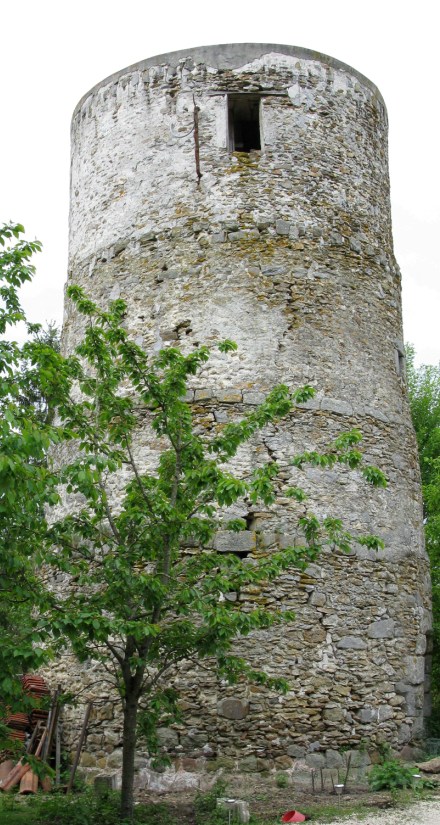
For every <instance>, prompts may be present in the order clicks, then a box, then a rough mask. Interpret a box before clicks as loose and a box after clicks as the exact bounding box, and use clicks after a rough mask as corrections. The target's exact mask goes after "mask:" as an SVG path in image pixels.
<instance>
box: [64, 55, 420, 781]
mask: <svg viewBox="0 0 440 825" xmlns="http://www.w3.org/2000/svg"><path fill="white" fill-rule="evenodd" d="M234 93H235V94H245V93H248V94H254V95H258V96H259V99H260V131H261V139H262V144H261V145H262V148H261V151H252V152H250V153H234V152H232V153H231V152H230V151H229V149H228V115H227V109H228V102H227V96H228V94H234ZM195 104H196V105H197V107H198V110H199V111H198V118H199V153H200V168H201V173H202V178H201V181H200V184H198V181H197V175H196V164H195V143H194V134H193V133H191V129H192V125H193V118H194V105H195ZM71 197H72V201H71V224H70V263H69V282H74V283H78V284H81V285H83V286H84V287H85V289H86V290H87V291H88V292H89V293H91V294H92V295H93V296H94V298H95V299H96V300H97V301H100V302H103V303H104V304H105V302H106V301H108V300H109V298H116V297H123V298H124V299H126V300H127V301H128V304H129V313H128V319H127V325H128V328H129V330H130V331H131V332H132V334H133V336H134V337H135V338H136V340H137V341H138V342H139V343H142V345H143V346H145V347H146V348H147V349H149V350H155V349H158V348H160V347H164V346H167V345H168V344H170V343H171V344H173V345H174V344H178V345H180V346H182V347H183V348H184V349H185V350H188V349H190V348H191V347H192V346H195V345H197V343H208V344H209V343H210V342H212V341H214V340H218V339H219V338H224V337H230V338H233V339H234V340H235V341H237V343H238V346H239V350H238V353H236V354H235V355H233V356H232V357H228V358H226V357H224V356H222V355H221V354H218V355H217V356H215V357H214V358H213V359H212V361H210V363H209V365H208V366H207V367H206V368H205V369H204V370H203V374H202V376H201V377H200V378H199V379H198V380H197V382H194V385H193V389H192V391H191V398H190V400H191V402H192V403H193V407H194V411H195V414H196V415H197V416H200V418H201V419H202V420H203V423H204V425H205V426H208V427H209V428H211V429H212V430H214V431H215V430H217V429H219V428H221V426H222V424H223V423H224V422H225V421H227V420H230V419H231V418H234V417H236V416H237V415H239V414H242V413H244V412H246V411H248V410H249V409H250V408H251V407H252V405H255V404H257V403H259V402H260V401H261V400H262V399H263V398H264V394H265V393H266V392H267V391H269V390H270V389H271V388H272V387H273V386H274V384H275V383H278V382H280V381H282V382H284V383H287V384H289V385H291V386H292V387H295V386H298V385H299V384H302V383H306V382H307V383H310V384H312V385H313V386H315V387H316V388H317V390H318V392H317V395H316V398H315V399H314V400H313V401H312V402H310V403H308V404H307V405H305V406H304V407H303V408H302V409H300V410H298V412H297V413H296V414H295V415H293V416H292V417H291V418H290V419H289V420H288V421H285V422H283V423H282V425H280V426H272V427H270V428H268V430H267V431H265V433H264V434H263V435H262V436H261V437H259V438H258V439H256V440H255V441H254V442H253V443H252V445H249V446H248V447H247V448H246V449H243V450H241V451H240V455H239V457H238V459H237V465H236V466H237V469H242V468H246V467H249V466H251V465H252V464H255V462H258V461H265V460H267V459H268V457H271V458H274V459H276V460H277V462H279V464H281V465H282V466H283V472H284V474H285V477H286V478H290V477H292V479H294V483H298V482H299V483H302V484H303V486H304V487H305V489H306V491H307V492H308V493H309V494H310V500H311V506H312V509H313V508H314V509H315V511H316V513H317V514H318V515H320V516H322V515H340V516H342V517H343V518H344V520H345V523H346V525H347V527H348V529H350V530H352V531H353V532H375V533H377V534H379V535H381V536H382V537H383V539H384V540H385V543H386V547H385V550H384V551H380V552H379V553H377V554H376V553H375V552H372V551H369V550H367V549H365V548H361V547H355V549H354V551H353V553H352V554H351V555H350V556H348V557H346V556H343V555H339V554H335V553H331V554H330V553H328V554H324V555H323V557H322V559H321V560H320V562H319V564H317V565H313V566H312V567H311V568H310V569H309V570H308V571H307V573H306V574H301V575H300V574H298V573H296V572H292V573H289V574H286V575H285V576H284V577H283V578H282V580H280V582H279V584H278V585H277V586H276V587H275V588H273V589H271V590H270V591H268V592H260V591H258V590H252V589H250V590H249V592H248V593H246V594H241V596H240V598H243V599H245V600H247V601H249V603H250V604H251V603H255V602H258V603H264V604H267V603H275V602H276V603H277V604H283V605H286V606H289V607H290V608H294V609H295V610H296V611H297V620H296V621H295V622H294V623H292V625H290V626H288V627H283V628H282V629H280V628H275V629H274V630H271V631H270V633H269V632H265V633H255V634H253V636H252V638H250V639H249V640H247V642H246V644H245V647H246V649H247V650H248V651H249V655H250V656H251V658H253V660H254V661H255V662H257V663H258V664H259V665H260V666H261V665H262V666H263V667H264V668H265V669H266V670H267V671H268V672H270V673H272V674H277V675H280V674H282V675H284V676H287V677H288V678H289V680H290V682H291V690H290V692H289V694H288V695H287V696H285V697H279V696H273V695H270V694H267V693H265V692H264V691H262V690H261V689H259V688H254V687H249V688H247V689H243V691H242V692H241V693H240V692H237V689H236V688H234V689H232V688H228V687H226V686H224V685H218V684H217V683H216V682H215V680H210V678H209V677H207V675H206V673H203V675H200V674H194V672H188V674H187V676H185V674H183V675H182V676H180V677H179V678H178V679H177V680H176V681H178V682H179V684H180V685H183V686H184V692H185V702H184V709H185V712H186V716H185V723H184V724H182V725H179V726H176V728H175V729H172V730H171V731H168V732H166V733H165V732H164V743H165V744H166V745H167V747H168V748H169V750H170V752H171V753H172V754H173V755H175V756H176V757H177V756H178V755H179V754H180V755H181V756H182V755H183V756H184V757H185V758H186V760H187V767H188V764H189V763H190V765H191V766H192V767H194V766H195V765H198V766H199V767H200V765H204V766H205V767H206V765H208V767H209V766H211V768H213V767H215V766H218V765H219V764H221V763H222V762H221V761H222V760H225V759H226V761H228V760H229V763H230V764H233V763H234V764H235V762H234V760H236V759H237V758H238V759H240V764H241V766H242V767H243V769H246V766H247V768H248V769H262V768H263V767H268V766H270V765H273V764H275V765H278V766H283V765H284V766H287V765H288V764H290V760H292V759H297V758H302V757H306V758H307V760H308V761H309V764H310V765H313V764H316V765H320V764H323V761H322V760H323V759H325V754H326V753H333V751H335V750H338V748H340V747H342V746H344V747H347V745H349V746H353V747H355V746H357V745H359V744H360V743H361V742H367V743H368V742H371V743H372V744H374V743H375V742H377V741H379V740H381V739H382V740H383V739H386V740H387V741H388V742H389V743H390V744H392V745H395V746H397V745H399V746H402V745H404V744H405V743H407V742H409V741H411V740H413V739H414V738H417V737H418V736H420V734H421V732H422V725H423V706H424V689H425V688H424V685H425V684H426V672H425V671H426V667H425V664H426V644H427V633H428V632H429V628H430V613H429V606H430V602H429V572H428V563H427V559H426V555H425V552H424V548H423V527H422V511H421V499H420V488H419V476H418V463H417V454H416V446H415V439H414V434H413V430H412V425H411V421H410V415H409V409H408V403H407V398H406V390H405V385H404V376H403V375H402V325H401V304H400V275H399V270H398V267H397V264H396V261H395V258H394V254H393V247H392V236H391V217H390V203H389V180H388V165H387V115H386V110H385V106H384V103H383V101H382V98H381V96H380V94H379V92H378V91H377V89H376V88H375V87H374V86H373V84H371V83H370V82H369V81H367V80H366V79H365V78H362V76H360V75H359V74H358V73H357V72H355V71H354V70H352V69H350V68H349V67H347V66H345V65H344V64H340V63H338V62H337V61H335V60H333V59H331V58H327V57H325V56H323V55H318V54H316V53H312V52H307V51H306V50H302V49H295V48H294V47H285V46H273V45H270V46H267V47H266V46H264V45H260V46H258V45H255V46H249V44H248V45H243V46H240V45H235V46H229V47H210V48H208V49H200V50H198V49H194V50H191V51H190V52H182V53H181V52H178V53H174V54H172V55H168V56H162V57H161V58H156V59H155V58H153V59H150V60H148V61H145V62H144V63H142V64H139V65H137V66H134V67H131V68H129V69H127V70H124V71H123V72H120V73H119V74H118V75H114V76H113V77H112V78H109V79H108V80H107V81H103V82H102V83H101V84H99V85H98V86H97V87H96V88H95V89H94V90H92V92H91V93H89V95H87V96H86V97H85V98H84V99H83V101H81V103H80V104H79V106H78V107H77V109H76V111H75V114H74V118H73V123H72V180H71ZM79 334H80V324H79V321H78V319H77V317H76V315H75V312H74V310H73V309H72V307H71V306H69V305H67V306H66V316H65V324H64V346H65V349H66V350H67V351H70V350H71V349H72V348H73V347H74V345H75V343H76V342H77V340H78V336H79ZM353 427H358V428H359V429H361V430H362V432H363V434H364V445H365V451H366V456H367V459H368V460H370V461H371V462H372V463H375V464H377V465H379V466H380V467H381V468H382V469H384V470H385V472H386V473H387V475H388V478H389V487H388V489H386V490H375V489H370V488H368V487H367V486H366V485H365V483H364V482H362V481H361V480H360V479H359V477H358V475H357V474H356V473H354V472H348V473H347V472H345V471H339V470H337V469H336V470H332V471H325V472H322V471H320V470H315V469H311V468H309V469H306V471H305V473H304V474H303V475H301V477H299V476H298V471H295V470H293V469H292V468H291V467H290V464H289V459H290V458H291V457H292V455H293V454H294V453H295V452H296V451H298V450H302V449H307V448H313V447H316V446H317V447H320V446H323V445H324V444H325V443H326V442H327V441H328V440H330V439H331V438H333V437H334V436H335V435H337V434H338V433H340V432H341V431H343V430H346V429H349V428H353ZM138 449H139V453H138V454H139V455H142V457H143V459H142V460H144V461H145V462H146V463H148V461H149V460H153V458H154V456H153V455H152V453H151V448H150V446H149V444H148V443H147V441H146V438H144V439H143V435H142V433H140V435H139V448H138ZM236 514H237V515H241V516H246V517H247V519H248V524H249V530H248V531H247V532H246V533H244V534H240V535H239V536H235V535H232V534H229V533H228V534H226V533H225V534H218V535H217V537H216V547H217V549H218V550H219V552H222V551H223V550H231V549H234V548H236V547H237V546H238V543H239V542H240V547H241V549H242V550H246V551H248V552H249V553H250V554H251V555H258V554H259V553H261V552H267V550H268V548H269V549H270V548H275V547H276V546H278V545H280V544H281V545H282V544H283V543H286V542H289V543H290V541H291V540H292V538H294V536H293V534H292V531H293V524H294V523H295V520H296V516H297V515H298V505H296V504H294V503H292V501H291V500H287V499H286V500H281V501H280V502H279V503H278V504H277V506H276V507H274V508H272V510H271V512H261V511H259V512H250V511H248V510H247V509H245V508H244V507H243V508H241V509H240V508H237V509H236ZM60 667H61V668H63V667H67V668H68V669H69V671H70V674H71V673H72V670H71V669H70V665H69V664H66V663H64V665H61V666H60ZM61 672H62V671H61ZM57 678H58V677H57ZM88 678H89V681H90V683H93V680H94V670H93V663H91V664H90V666H89V670H88V675H87V671H85V672H83V673H82V674H79V675H78V676H77V684H78V685H79V684H80V682H81V680H82V681H84V679H85V680H86V681H87V679H88ZM70 681H71V682H72V676H71V677H70ZM74 683H75V682H74ZM112 714H113V711H111V710H110V709H108V708H105V707H104V708H100V709H99V710H98V711H97V713H96V715H95V720H94V722H93V725H92V733H91V736H90V737H89V746H90V750H91V751H93V752H94V753H93V754H89V755H88V757H87V758H86V761H87V759H88V760H89V761H88V764H90V765H93V766H95V767H97V768H98V769H103V768H104V767H105V766H106V765H107V766H109V767H111V766H112V762H111V760H112V758H113V762H114V764H116V763H117V761H118V752H116V753H114V754H112V753H111V751H112V750H113V748H114V747H115V746H117V745H118V736H119V734H118V730H120V728H118V725H119V722H118V721H116V722H115V721H113V720H112V718H111V717H112ZM109 754H110V756H109ZM188 759H189V763H188ZM109 760H110V761H109ZM194 760H195V761H194ZM200 760H201V761H200ZM206 760H207V761H206ZM246 760H247V762H246ZM249 760H250V761H249Z"/></svg>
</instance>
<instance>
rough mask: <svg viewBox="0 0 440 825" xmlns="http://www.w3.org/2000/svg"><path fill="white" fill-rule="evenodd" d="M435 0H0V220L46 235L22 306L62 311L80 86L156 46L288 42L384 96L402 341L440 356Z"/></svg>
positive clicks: (43, 316) (421, 355) (53, 315)
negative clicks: (73, 121)
mask: <svg viewBox="0 0 440 825" xmlns="http://www.w3.org/2000/svg"><path fill="white" fill-rule="evenodd" d="M434 9H435V4H434V3H433V2H431V1H430V0H419V2H418V3H416V4H414V3H411V4H409V3H405V2H397V0H396V2H395V3H394V2H390V0H380V1H379V0H362V1H361V2H359V0H308V2H307V0H301V2H299V0H285V2H282V0H271V1H270V2H265V3H262V2H260V0H247V1H246V2H241V3H240V2H236V0H234V2H232V1H231V0H221V2H217V3H215V4H214V3H213V2H212V0H211V2H209V0H205V2H201V1H200V0H186V2H185V0H178V2H176V0H167V2H163V3H160V2H155V3H151V2H148V0H143V2H140V0H124V2H114V0H88V2H85V0H75V2H74V3H73V2H71V0H64V3H62V2H60V0H57V2H54V1H53V0H21V2H18V3H12V2H11V1H10V2H8V0H3V2H2V1H1V0H0V77H1V87H0V88H1V91H0V107H1V108H0V113H1V119H2V123H1V128H0V223H2V222H4V221H7V220H9V219H11V220H13V221H16V222H20V223H23V224H24V226H25V228H26V234H27V236H28V237H31V238H33V237H37V238H38V239H39V240H41V241H42V242H43V244H44V252H43V254H41V255H39V256H38V264H37V276H36V279H35V282H34V284H33V285H32V287H31V288H30V289H28V290H27V292H26V295H25V303H26V307H27V309H28V312H29V315H30V318H31V320H34V321H45V320H55V321H58V322H60V321H61V318H62V292H63V285H64V282H65V279H66V269H67V263H66V262H67V222H68V196H69V152H70V148H69V129H70V118H71V115H72V112H73V109H74V107H75V105H76V103H77V102H78V100H79V99H80V98H81V97H82V95H83V94H84V93H85V92H87V91H88V90H89V88H90V87H91V86H93V85H94V84H95V83H97V82H99V81H100V80H102V79H104V78H105V77H106V76H107V75H109V74H112V73H113V72H115V71H118V70H119V69H122V68H124V67H125V66H128V65H130V64H131V63H135V62H137V61H139V60H143V59H144V58H146V57H150V56H152V55H156V54H161V53H162V52H167V51H174V50H177V49H183V48H187V47H193V46H202V45H210V44H213V43H229V42H265V43H287V44H291V45H295V46H303V47H306V48H309V49H314V50H316V51H320V52H324V53H325V54H329V55H331V56H332V57H335V58H337V59H339V60H342V61H344V62H345V63H348V64H349V65H351V66H353V67H354V68H356V69H358V71H360V72H362V73H363V74H364V75H366V76H367V77H368V78H369V79H370V80H372V81H373V82H374V83H375V84H376V85H377V86H378V87H379V89H380V91H381V92H382V95H383V97H384V99H385V103H386V105H387V109H388V115H389V122H390V147H389V148H390V175H391V199H392V213H393V227H394V241H395V251H396V257H397V260H398V262H399V264H400V267H401V270H402V275H403V300H404V333H405V340H406V341H409V342H411V343H413V344H414V345H415V347H416V351H417V356H418V362H419V363H420V362H422V363H438V362H439V360H440V336H439V333H438V326H439V325H438V315H439V309H440V279H439V255H438V251H437V233H438V231H439V226H440V214H439V212H440V209H439V195H438V192H439V183H440V175H439V167H440V163H439V156H440V149H439V130H438V121H439V106H438V61H437V60H436V53H437V49H438V21H437V20H436V19H434V15H435V11H434Z"/></svg>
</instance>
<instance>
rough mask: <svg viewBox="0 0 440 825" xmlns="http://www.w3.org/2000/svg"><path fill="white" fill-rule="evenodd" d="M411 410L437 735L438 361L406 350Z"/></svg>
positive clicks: (439, 708)
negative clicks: (419, 361) (428, 581)
mask: <svg viewBox="0 0 440 825" xmlns="http://www.w3.org/2000/svg"><path fill="white" fill-rule="evenodd" d="M406 356H407V378H408V390H409V397H410V404H411V414H412V419H413V424H414V428H415V431H416V436H417V443H418V447H419V459H420V471H421V477H422V490H423V507H424V516H425V538H426V549H427V551H428V555H429V559H430V564H431V578H432V597H433V618H434V621H433V668H432V699H433V711H432V716H431V729H432V732H433V733H434V734H435V735H437V736H438V735H440V687H439V686H440V365H438V366H433V365H431V364H428V365H427V364H424V365H422V366H421V367H419V368H417V367H416V366H415V364H414V349H413V347H411V346H409V347H407V350H406Z"/></svg>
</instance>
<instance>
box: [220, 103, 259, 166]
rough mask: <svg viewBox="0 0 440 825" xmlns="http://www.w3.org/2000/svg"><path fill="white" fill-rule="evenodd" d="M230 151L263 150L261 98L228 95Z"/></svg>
mask: <svg viewBox="0 0 440 825" xmlns="http://www.w3.org/2000/svg"><path fill="white" fill-rule="evenodd" d="M228 122H229V151H230V152H252V150H253V149H261V138H260V98H259V97H258V96H257V95H247V94H241V95H228Z"/></svg>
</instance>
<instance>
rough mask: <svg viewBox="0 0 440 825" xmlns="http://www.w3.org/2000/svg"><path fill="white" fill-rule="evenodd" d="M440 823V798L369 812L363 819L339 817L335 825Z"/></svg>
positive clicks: (426, 824) (439, 824)
mask: <svg viewBox="0 0 440 825" xmlns="http://www.w3.org/2000/svg"><path fill="white" fill-rule="evenodd" d="M407 824H408V825H419V824H420V825H440V800H439V799H435V800H432V801H431V802H418V803H417V804H416V805H410V806H409V807H408V808H402V809H401V810H394V811H383V812H381V813H377V814H376V813H375V814H367V816H365V817H363V818H362V819H358V817H357V816H349V817H344V819H338V820H336V822H334V823H333V825H407Z"/></svg>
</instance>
